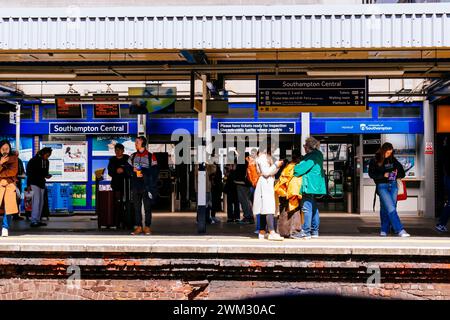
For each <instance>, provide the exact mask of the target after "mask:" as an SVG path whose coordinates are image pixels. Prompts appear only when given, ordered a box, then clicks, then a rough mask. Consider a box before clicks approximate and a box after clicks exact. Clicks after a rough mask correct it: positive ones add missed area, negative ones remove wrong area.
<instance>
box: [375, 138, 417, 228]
mask: <svg viewBox="0 0 450 320" xmlns="http://www.w3.org/2000/svg"><path fill="white" fill-rule="evenodd" d="M369 176H370V177H371V178H372V179H373V180H374V182H375V184H376V192H377V194H378V196H379V197H380V220H381V232H380V236H382V237H386V236H387V235H388V234H389V232H390V230H391V227H392V229H394V232H395V233H396V234H397V235H398V236H399V237H409V234H408V233H407V232H406V231H405V229H404V228H403V225H402V222H401V221H400V217H399V216H398V213H397V194H398V188H397V179H402V178H404V177H405V170H404V169H403V166H402V165H401V164H400V162H398V160H397V159H396V158H395V157H394V147H393V146H392V144H391V143H389V142H386V143H384V144H383V145H382V146H381V148H380V149H379V150H378V151H377V153H376V154H375V158H374V159H372V160H371V161H370V164H369Z"/></svg>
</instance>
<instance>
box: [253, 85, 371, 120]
mask: <svg viewBox="0 0 450 320" xmlns="http://www.w3.org/2000/svg"><path fill="white" fill-rule="evenodd" d="M257 103H258V110H259V111H260V112H273V113H290V112H364V111H365V110H366V107H367V79H366V78H352V79H349V78H347V79H316V78H301V79H298V78H297V79H295V78H278V77H275V78H265V77H259V78H258V81H257Z"/></svg>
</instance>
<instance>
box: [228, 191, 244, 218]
mask: <svg viewBox="0 0 450 320" xmlns="http://www.w3.org/2000/svg"><path fill="white" fill-rule="evenodd" d="M227 218H228V220H239V219H240V218H241V209H240V208H239V199H238V196H237V192H228V193H227Z"/></svg>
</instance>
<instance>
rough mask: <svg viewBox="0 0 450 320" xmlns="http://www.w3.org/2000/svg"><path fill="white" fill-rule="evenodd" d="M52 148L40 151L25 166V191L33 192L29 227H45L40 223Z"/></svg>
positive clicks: (49, 176) (48, 177)
mask: <svg viewBox="0 0 450 320" xmlns="http://www.w3.org/2000/svg"><path fill="white" fill-rule="evenodd" d="M51 155H52V148H48V147H46V148H43V149H41V150H40V151H39V152H38V153H37V154H36V155H35V156H34V157H33V158H32V159H31V160H30V161H29V162H28V164H27V189H28V190H31V191H33V205H32V207H33V208H32V211H31V225H30V226H31V227H41V226H46V224H45V223H43V222H41V215H42V209H43V206H44V192H45V180H46V179H50V178H51V177H52V176H51V175H50V174H49V165H50V162H49V161H48V158H50V156H51Z"/></svg>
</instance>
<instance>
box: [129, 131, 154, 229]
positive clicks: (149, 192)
mask: <svg viewBox="0 0 450 320" xmlns="http://www.w3.org/2000/svg"><path fill="white" fill-rule="evenodd" d="M135 146H136V152H135V153H133V154H132V155H131V156H130V158H129V160H128V164H129V166H128V170H129V172H128V173H129V175H130V176H131V193H132V196H131V198H132V199H133V203H134V213H135V228H134V230H133V232H132V233H131V234H132V235H138V234H142V233H144V234H145V235H150V234H151V229H150V226H151V224H152V200H156V196H157V194H156V185H157V179H158V170H157V166H158V163H157V161H156V157H155V155H154V154H152V153H150V152H148V150H147V138H145V137H144V136H141V137H138V138H136V141H135ZM142 204H143V205H144V211H145V221H144V228H142V225H143V223H142Z"/></svg>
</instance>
